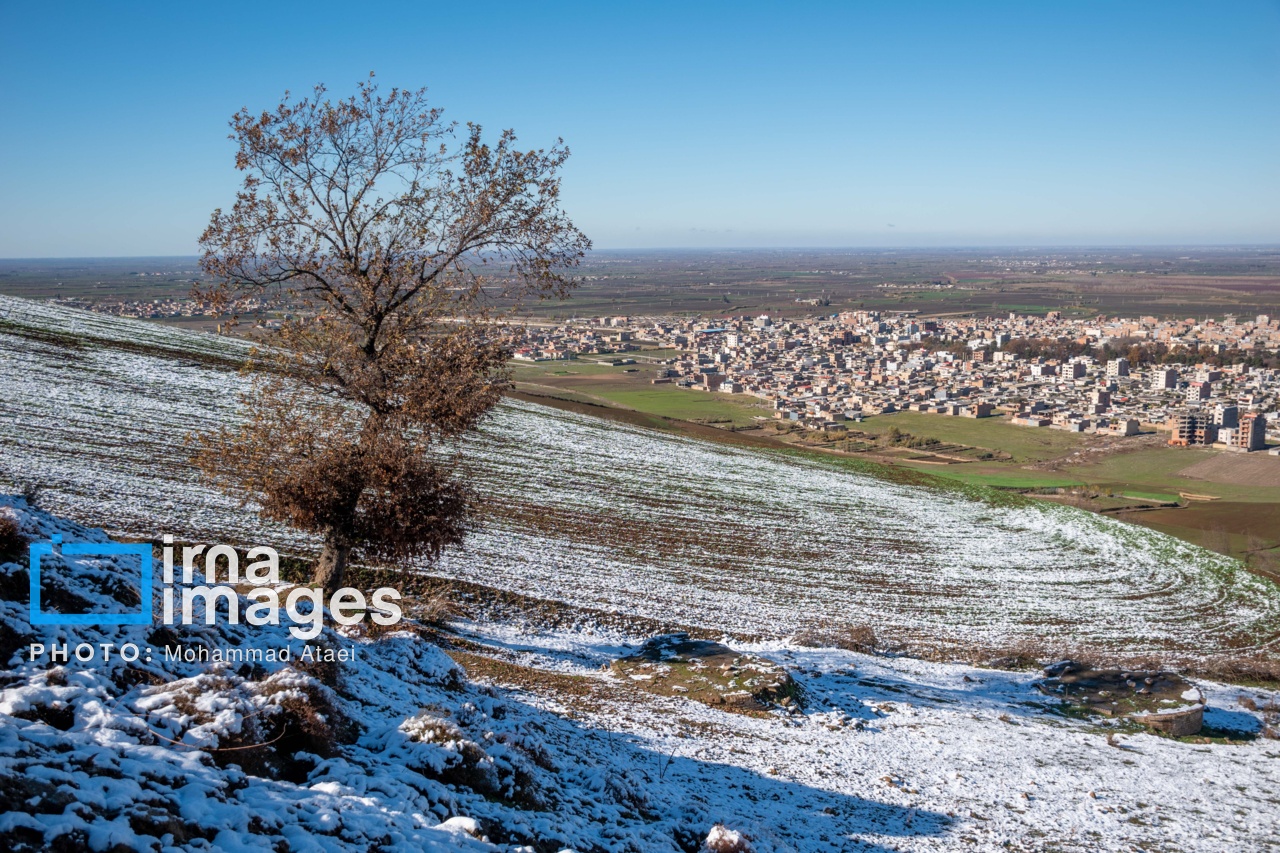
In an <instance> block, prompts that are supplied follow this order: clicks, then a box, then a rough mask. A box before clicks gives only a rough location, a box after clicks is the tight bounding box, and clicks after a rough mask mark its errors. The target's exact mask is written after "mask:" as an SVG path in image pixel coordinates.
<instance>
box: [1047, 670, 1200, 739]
mask: <svg viewBox="0 0 1280 853" xmlns="http://www.w3.org/2000/svg"><path fill="white" fill-rule="evenodd" d="M1057 667H1058V665H1057V664H1055V665H1054V668H1055V669H1056V671H1057V672H1058V675H1056V676H1051V677H1049V678H1046V679H1043V680H1041V681H1038V682H1036V685H1035V686H1036V689H1037V690H1039V691H1040V692H1042V693H1044V694H1046V695H1048V696H1055V697H1057V698H1060V699H1062V700H1063V701H1064V702H1065V703H1066V704H1069V705H1074V706H1076V707H1079V708H1082V709H1084V710H1086V711H1089V712H1092V713H1096V714H1101V715H1102V716H1105V717H1118V718H1123V719H1129V720H1133V721H1134V722H1137V723H1141V724H1142V725H1145V726H1148V727H1150V728H1152V729H1156V730H1157V731H1161V732H1165V733H1167V734H1170V735H1173V736H1174V737H1183V736H1185V735H1193V734H1195V733H1196V732H1198V731H1200V728H1201V726H1202V725H1203V724H1204V694H1202V693H1201V692H1200V688H1198V687H1196V686H1195V685H1194V684H1192V683H1191V682H1189V681H1187V680H1186V679H1185V678H1183V677H1182V676H1180V675H1178V674H1177V673H1174V672H1125V671H1122V670H1118V669H1103V670H1097V669H1086V668H1083V667H1081V668H1070V669H1063V668H1057ZM1048 671H1049V668H1046V669H1045V672H1046V673H1047V672H1048Z"/></svg>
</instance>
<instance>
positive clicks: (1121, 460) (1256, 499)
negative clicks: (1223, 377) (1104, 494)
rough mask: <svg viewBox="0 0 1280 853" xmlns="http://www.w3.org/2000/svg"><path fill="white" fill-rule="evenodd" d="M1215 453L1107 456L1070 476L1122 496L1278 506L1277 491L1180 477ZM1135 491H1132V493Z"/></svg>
mask: <svg viewBox="0 0 1280 853" xmlns="http://www.w3.org/2000/svg"><path fill="white" fill-rule="evenodd" d="M1218 452H1219V451H1216V450H1198V449H1192V448H1181V447H1167V448H1165V447H1161V448H1152V449H1149V450H1135V451H1133V452H1132V453H1119V454H1116V455H1114V456H1109V457H1107V458H1106V459H1104V460H1102V461H1101V462H1099V463H1096V464H1094V465H1082V466H1080V467H1077V468H1073V469H1072V473H1073V474H1075V475H1077V476H1079V477H1080V479H1082V480H1084V481H1085V482H1088V483H1096V484H1098V485H1104V486H1110V487H1112V488H1113V489H1114V490H1115V491H1117V492H1124V493H1125V494H1135V493H1157V494H1168V493H1176V492H1192V493H1195V494H1210V495H1214V496H1215V497H1219V498H1222V499H1223V500H1228V501H1242V502H1246V503H1276V502H1280V488H1277V487H1274V486H1250V485H1237V484H1234V483H1215V482H1209V481H1207V480H1200V479H1195V478H1192V477H1186V476H1183V475H1182V474H1181V473H1179V472H1181V471H1182V470H1183V469H1185V468H1187V467H1189V466H1191V465H1194V464H1195V463H1197V462H1200V461H1202V460H1204V459H1207V458H1210V457H1212V456H1214V455H1215V454H1217V453H1218ZM1135 490H1136V491H1135Z"/></svg>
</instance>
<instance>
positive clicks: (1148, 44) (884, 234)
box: [0, 0, 1280, 257]
mask: <svg viewBox="0 0 1280 853" xmlns="http://www.w3.org/2000/svg"><path fill="white" fill-rule="evenodd" d="M371 70H376V71H377V74H378V78H379V80H380V81H381V82H382V83H383V84H384V85H386V86H392V85H398V86H405V87H416V86H419V85H426V86H428V87H430V89H431V92H432V93H433V96H434V98H435V99H436V102H437V103H438V104H439V105H440V106H443V107H444V108H445V109H446V111H447V114H448V115H449V116H451V117H452V118H455V119H458V120H462V121H466V120H475V121H479V122H481V123H482V124H484V125H485V126H486V128H488V129H490V130H492V131H497V130H498V129H500V128H503V127H513V128H515V130H516V131H517V133H518V134H519V135H520V138H521V140H522V141H523V142H525V143H527V144H529V145H530V146H531V147H532V146H538V145H545V144H547V143H549V142H551V141H552V140H553V139H554V138H555V137H556V136H563V137H564V138H565V140H566V141H567V142H568V144H569V145H570V147H571V148H572V150H573V152H574V155H573V158H572V159H571V160H570V163H569V165H568V167H567V171H566V173H565V204H566V207H567V209H568V210H569V212H570V214H571V215H572V216H573V217H574V219H575V220H576V221H577V222H578V224H579V225H580V226H581V227H582V228H583V230H585V231H586V232H587V233H588V234H589V235H590V236H591V237H592V238H593V239H594V240H595V241H596V245H597V246H598V247H601V248H630V247H657V246H868V245H870V246H878V245H894V246H909V245H957V244H965V245H975V244H996V245H1015V244H1037V245H1049V244H1061V245H1066V244H1082V243H1083V244H1103V243H1109V244H1117V243H1130V244H1132V243H1146V244H1156V243H1258V242H1265V243H1275V242H1280V2H1277V0H1239V2H1235V1H1234V0H1217V2H1210V0H1206V2H1199V3H1185V2H1170V0H1163V2H1136V1H1131V2H1111V1H1110V0H1108V2H1038V1H1037V2H1032V0H1024V1H1023V2H1010V3H995V2H989V3H984V2H980V0H967V2H957V0H951V2H936V3H930V2H911V0H891V2H853V0H849V2H842V3H782V2H769V3H753V2H735V3H715V2H707V3H689V2H681V3H670V4H664V3H638V2H637V3H609V2H592V3H581V4H568V3H530V2H521V3H512V4H505V3H483V4H473V3H460V2H456V0H453V2H448V3H435V2H429V0H414V2H404V3H379V2H369V3H353V2H349V0H348V2H342V3H334V2H324V0H311V2H306V3H286V2H274V0H257V2H253V3H239V2H229V0H221V1H220V2H217V3H186V2H163V3H160V2H157V3H129V2H110V3H103V2H84V3H75V2H67V3H39V2H23V3H16V2H12V0H0V104H2V105H3V110H4V112H3V114H4V117H5V121H4V128H3V132H2V133H0V163H2V165H0V257H45V256H86V255H167V254H193V253H194V252H195V242H196V238H197V236H198V235H199V233H200V231H201V229H202V228H203V226H204V223H205V222H206V221H207V218H208V215H209V213H210V211H211V210H212V209H213V208H214V207H217V206H219V205H223V204H227V203H228V202H229V201H230V199H231V197H232V193H233V192H234V189H235V187H236V185H237V183H238V179H239V176H238V173H236V172H235V171H234V169H233V166H232V147H231V143H230V142H229V141H228V140H227V139H226V132H227V130H226V121H227V119H228V118H229V116H230V115H231V113H232V112H234V111H235V110H236V109H237V108H238V107H240V106H244V105H247V106H250V107H253V108H259V107H267V106H270V105H272V104H274V103H275V102H276V99H278V97H279V95H280V94H281V93H282V92H283V90H284V89H286V88H289V89H293V90H294V91H300V90H305V89H307V88H309V87H310V86H311V85H312V84H314V83H317V82H321V81H323V82H325V83H326V84H327V85H329V87H330V88H331V89H332V90H334V91H335V93H342V94H345V93H346V92H348V91H349V90H350V89H351V88H353V86H354V84H355V82H356V81H357V80H359V79H361V78H363V77H364V76H365V75H366V74H367V73H368V72H369V71H371Z"/></svg>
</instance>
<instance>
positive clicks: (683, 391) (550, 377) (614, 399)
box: [513, 353, 772, 427]
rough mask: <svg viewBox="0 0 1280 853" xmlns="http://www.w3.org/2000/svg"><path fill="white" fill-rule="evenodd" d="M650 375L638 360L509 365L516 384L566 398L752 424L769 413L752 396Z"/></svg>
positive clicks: (689, 418) (722, 422) (667, 414)
mask: <svg viewBox="0 0 1280 853" xmlns="http://www.w3.org/2000/svg"><path fill="white" fill-rule="evenodd" d="M642 355H643V353H642ZM637 368H639V369H638V370H637ZM628 371H630V372H628ZM653 375H654V369H653V367H652V366H646V365H644V363H643V362H641V363H637V364H630V365H619V366H617V367H611V366H608V365H602V364H591V363H588V362H580V361H556V362H537V363H536V364H520V365H518V366H515V367H514V368H513V376H514V379H515V381H516V382H517V383H518V384H517V387H521V384H520V383H525V385H524V387H525V388H526V389H527V390H532V391H535V392H537V393H547V392H548V391H549V390H554V391H555V392H557V393H561V394H564V395H565V396H567V397H568V398H569V399H575V400H579V401H582V402H594V403H605V404H613V405H616V406H622V407H624V408H628V409H635V410H636V411H639V412H644V413H645V414H649V415H657V416H659V417H667V418H678V419H680V420H685V421H696V422H701V423H715V424H719V425H722V426H730V425H732V426H739V427H740V426H752V425H754V424H755V423H756V421H754V420H753V419H754V418H758V417H768V416H770V415H771V414H772V410H771V409H769V408H768V407H767V406H765V405H764V404H763V403H762V402H761V401H760V400H759V399H757V398H755V397H746V396H743V395H740V394H732V395H731V394H718V393H711V392H707V391H690V390H689V389H687V388H677V387H676V386H675V385H652V384H650V382H649V380H650V379H651V378H652V377H653Z"/></svg>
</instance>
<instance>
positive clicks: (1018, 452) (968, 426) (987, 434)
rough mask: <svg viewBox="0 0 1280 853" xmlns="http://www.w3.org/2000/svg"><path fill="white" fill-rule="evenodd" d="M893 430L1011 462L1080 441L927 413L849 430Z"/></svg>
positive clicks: (1059, 433) (996, 421)
mask: <svg viewBox="0 0 1280 853" xmlns="http://www.w3.org/2000/svg"><path fill="white" fill-rule="evenodd" d="M893 427H897V428H898V429H899V430H902V431H903V432H909V433H911V434H912V435H917V436H926V437H929V438H936V439H938V440H939V441H943V442H948V443H952V444H964V445H967V446H969V447H981V448H985V449H987V450H999V451H1003V452H1005V453H1008V454H1009V455H1011V456H1012V457H1013V461H1014V462H1036V461H1039V460H1042V459H1054V458H1057V457H1059V456H1063V455H1065V454H1067V453H1069V452H1071V451H1072V450H1074V449H1075V448H1076V447H1078V446H1079V445H1080V444H1081V442H1082V441H1083V439H1082V437H1081V436H1079V435H1076V434H1074V433H1069V432H1065V431H1063V430H1058V429H1048V428H1034V427H1022V426H1015V425H1014V424H1011V423H1009V422H1008V421H1007V420H1005V419H1004V418H998V417H996V418H959V417H952V416H949V415H937V414H931V413H927V412H893V413H892V414H888V415H875V416H873V417H870V418H867V419H866V420H864V421H863V422H862V423H861V424H857V425H855V426H853V427H851V428H852V429H857V430H859V431H860V432H865V433H868V434H870V435H879V434H880V433H883V432H888V431H889V430H890V429H892V428H893Z"/></svg>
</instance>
